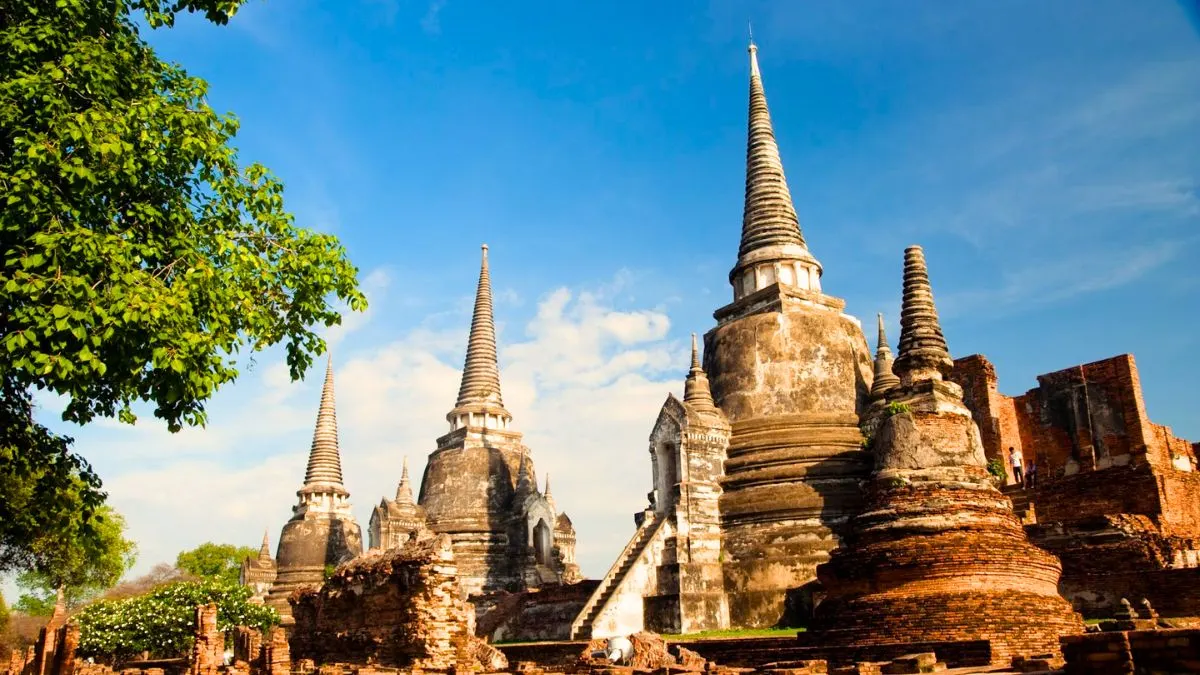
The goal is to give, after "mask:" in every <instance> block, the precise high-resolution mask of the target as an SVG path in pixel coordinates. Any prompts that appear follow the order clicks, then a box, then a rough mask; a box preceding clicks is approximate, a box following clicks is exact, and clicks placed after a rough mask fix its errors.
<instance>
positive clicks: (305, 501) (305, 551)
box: [267, 357, 362, 625]
mask: <svg viewBox="0 0 1200 675" xmlns="http://www.w3.org/2000/svg"><path fill="white" fill-rule="evenodd" d="M296 495H297V496H298V497H299V498H300V501H299V503H298V504H296V506H294V507H293V508H292V518H291V520H289V521H288V522H287V524H285V525H284V526H283V531H282V532H281V533H280V535H279V550H278V553H277V554H276V556H275V563H276V565H277V568H278V572H277V574H276V577H275V582H274V583H273V584H272V586H271V592H270V594H269V595H268V596H267V604H268V605H269V606H271V607H274V608H275V609H276V610H277V611H278V612H279V614H280V616H281V617H283V622H284V624H285V625H287V624H289V623H290V621H291V611H292V610H291V606H290V605H289V604H288V601H287V599H288V596H289V595H291V593H292V591H294V590H296V589H297V588H301V587H304V586H320V585H321V584H322V583H323V582H324V581H325V568H326V566H329V565H338V564H341V563H342V562H345V561H346V560H349V559H350V558H353V557H355V556H357V555H358V554H359V553H362V531H361V529H360V528H359V526H358V522H357V521H355V519H354V515H353V514H352V513H351V511H350V493H349V492H347V491H346V487H345V485H343V484H342V458H341V452H340V450H339V448H338V430H337V411H336V410H335V406H334V400H333V358H332V357H330V359H329V363H328V364H327V365H326V368H325V385H324V387H323V388H322V389H321V407H320V410H319V411H318V412H317V426H316V429H315V430H314V431H313V441H312V448H311V449H310V450H309V455H308V470H307V471H306V472H305V475H304V486H303V487H301V488H300V490H299V491H298V492H296Z"/></svg>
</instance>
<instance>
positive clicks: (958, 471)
mask: <svg viewBox="0 0 1200 675" xmlns="http://www.w3.org/2000/svg"><path fill="white" fill-rule="evenodd" d="M952 366H953V363H952V361H951V360H950V354H949V351H948V350H947V348H946V341H945V338H944V337H943V335H942V330H941V326H940V325H939V322H938V317H937V312H936V309H935V308H934V303H933V294H932V291H931V289H930V285H929V277H928V272H927V270H926V267H925V259H924V254H923V253H922V250H921V248H920V247H917V246H913V247H910V248H909V249H907V250H906V251H905V265H904V298H903V310H902V314H901V336H900V347H899V357H898V358H897V359H896V362H895V370H896V374H897V375H898V376H899V378H900V383H899V385H898V386H896V387H894V388H891V389H889V390H888V391H887V392H886V400H887V406H886V411H885V412H884V413H883V414H884V415H885V419H884V420H883V421H882V422H881V423H880V424H879V426H878V431H877V432H876V435H875V437H874V440H873V442H872V444H871V447H872V449H873V450H874V452H875V456H876V460H875V470H874V473H872V474H871V477H870V482H869V485H868V488H867V496H866V503H865V505H864V508H863V510H862V513H861V514H860V515H858V516H857V517H855V518H854V520H853V521H852V524H851V527H850V528H849V529H848V530H847V531H846V532H845V534H844V538H843V540H842V545H841V546H840V547H839V548H838V549H837V550H836V551H834V552H833V553H832V556H831V559H830V560H829V562H827V563H825V564H823V565H821V566H820V567H818V568H817V574H818V578H819V580H820V583H821V585H822V586H823V591H824V593H825V598H824V600H823V601H822V602H821V603H820V604H819V605H818V606H817V608H816V616H815V618H814V621H813V624H812V626H810V628H809V632H808V633H807V634H806V635H805V639H806V640H811V641H813V642H814V643H819V644H827V645H828V644H834V645H872V644H891V643H902V642H921V641H956V640H989V641H991V645H992V657H993V659H994V660H995V661H996V662H1007V660H1008V659H1009V658H1010V657H1011V656H1013V655H1017V654H1023V655H1030V654H1041V653H1057V652H1058V649H1059V647H1058V637H1059V636H1060V635H1065V634H1070V633H1075V632H1081V631H1082V630H1083V625H1082V622H1081V620H1080V617H1079V616H1078V615H1077V614H1075V613H1074V612H1073V611H1072V610H1071V607H1070V605H1069V604H1068V603H1067V601H1066V600H1064V599H1063V598H1062V597H1061V596H1059V593H1058V580H1059V575H1060V569H1061V568H1060V565H1059V562H1058V560H1057V559H1056V558H1055V557H1054V556H1052V555H1050V554H1049V553H1046V552H1045V551H1043V550H1041V549H1039V548H1037V547H1035V546H1033V545H1032V544H1030V543H1029V541H1028V539H1027V538H1026V536H1025V532H1024V530H1023V529H1022V527H1021V523H1020V522H1019V520H1018V519H1017V517H1016V516H1015V515H1014V514H1013V510H1012V503H1011V502H1010V501H1009V500H1008V498H1007V497H1005V496H1004V495H1002V494H1001V493H1000V492H999V491H998V490H997V488H996V486H995V485H994V483H993V482H992V479H991V478H990V476H989V474H988V471H987V462H986V458H985V457H984V452H983V445H982V443H981V442H980V438H979V430H978V429H977V428H976V426H975V423H974V421H972V419H971V414H970V412H969V411H968V410H967V408H966V407H965V406H964V405H963V402H962V390H961V388H960V387H959V386H958V385H956V384H954V383H952V382H949V381H947V380H945V379H944V378H945V376H946V375H947V374H948V373H949V372H950V369H951V368H952ZM876 410H878V408H876ZM888 415H890V416H888Z"/></svg>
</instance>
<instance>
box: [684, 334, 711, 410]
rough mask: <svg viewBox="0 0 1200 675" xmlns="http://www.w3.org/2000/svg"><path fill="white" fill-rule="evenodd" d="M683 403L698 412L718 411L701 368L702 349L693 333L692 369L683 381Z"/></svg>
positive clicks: (706, 376)
mask: <svg viewBox="0 0 1200 675" xmlns="http://www.w3.org/2000/svg"><path fill="white" fill-rule="evenodd" d="M683 402H684V403H686V404H688V405H689V406H691V407H692V408H693V409H695V410H696V411H697V412H716V411H717V404H716V403H714V402H713V397H712V389H710V388H709V385H708V375H707V374H706V373H705V372H704V368H702V367H701V366H700V348H699V346H698V345H697V343H696V334H695V333H692V368H691V370H689V371H688V375H687V379H686V380H684V381H683Z"/></svg>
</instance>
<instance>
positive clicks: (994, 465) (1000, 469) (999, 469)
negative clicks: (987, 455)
mask: <svg viewBox="0 0 1200 675" xmlns="http://www.w3.org/2000/svg"><path fill="white" fill-rule="evenodd" d="M987 470H988V473H990V474H992V475H993V476H995V477H996V478H999V479H1000V480H1006V479H1007V478H1008V474H1007V473H1005V471H1004V462H1001V461H1000V460H999V459H998V458H993V459H990V460H988V464H987Z"/></svg>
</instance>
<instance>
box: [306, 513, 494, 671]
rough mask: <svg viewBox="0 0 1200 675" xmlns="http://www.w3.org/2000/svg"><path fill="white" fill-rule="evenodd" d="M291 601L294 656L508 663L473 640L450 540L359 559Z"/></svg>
mask: <svg viewBox="0 0 1200 675" xmlns="http://www.w3.org/2000/svg"><path fill="white" fill-rule="evenodd" d="M290 601H291V603H292V616H293V617H294V618H295V620H296V623H295V626H294V628H293V630H292V633H291V646H292V657H293V658H295V659H298V660H302V659H307V660H311V661H312V662H314V663H315V664H317V665H318V666H324V665H338V666H351V667H353V666H383V667H393V668H413V669H421V670H441V671H445V670H450V669H452V668H459V669H463V668H466V669H471V668H476V667H480V666H482V667H484V669H485V670H498V669H500V668H498V667H497V666H501V663H500V662H503V656H502V655H501V654H500V653H499V652H496V651H495V650H493V649H491V648H490V647H488V646H487V645H486V644H483V641H482V640H480V639H479V638H476V637H475V636H474V614H475V610H474V608H473V607H472V606H471V605H470V604H468V603H467V601H466V600H465V599H464V598H463V592H462V589H461V587H460V586H459V583H458V570H457V567H456V565H455V561H454V553H453V549H452V546H451V540H450V537H449V536H448V535H437V536H433V537H429V538H426V539H417V540H412V541H409V542H408V543H406V544H405V545H404V546H402V547H400V548H397V549H392V550H389V551H382V552H380V551H372V552H370V553H367V554H365V555H362V556H359V557H358V558H356V559H354V560H353V561H351V562H349V563H346V564H344V565H342V566H340V567H339V568H338V570H337V572H336V573H335V574H334V575H333V577H331V578H330V579H329V580H328V581H327V582H326V583H325V585H324V586H322V587H321V589H320V590H319V591H317V590H313V589H307V590H302V591H297V592H295V593H294V594H293V595H292V597H291V599H290ZM480 660H482V661H484V663H483V664H480V663H478V661H480ZM501 667H502V666H501Z"/></svg>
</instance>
